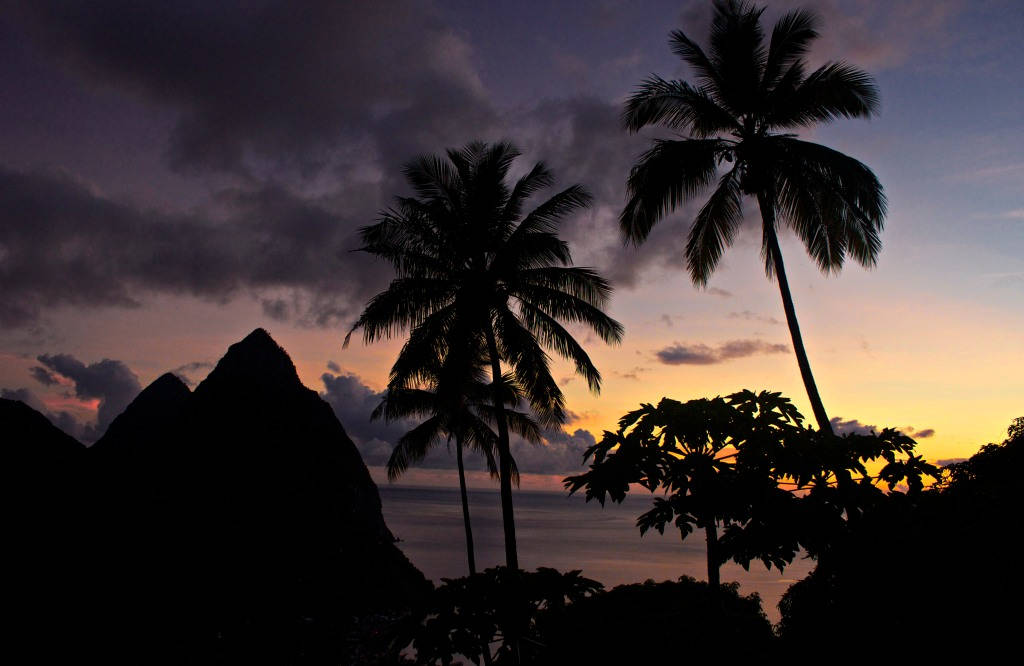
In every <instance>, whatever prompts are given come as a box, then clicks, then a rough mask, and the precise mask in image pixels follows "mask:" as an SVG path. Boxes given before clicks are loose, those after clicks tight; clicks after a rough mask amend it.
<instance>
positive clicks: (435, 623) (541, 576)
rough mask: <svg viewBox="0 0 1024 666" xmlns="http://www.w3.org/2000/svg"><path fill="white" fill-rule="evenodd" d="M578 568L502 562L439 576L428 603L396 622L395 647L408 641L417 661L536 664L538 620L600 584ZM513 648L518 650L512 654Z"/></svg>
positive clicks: (540, 649)
mask: <svg viewBox="0 0 1024 666" xmlns="http://www.w3.org/2000/svg"><path fill="white" fill-rule="evenodd" d="M602 587H603V586H602V585H601V584H600V583H598V582H596V581H593V580H590V579H587V578H583V577H582V576H580V572H579V571H570V572H568V573H560V572H558V571H556V570H554V569H548V568H545V567H541V568H539V569H537V570H536V571H535V572H528V571H520V570H513V569H509V568H507V567H495V568H492V569H486V570H484V571H483V572H481V573H478V574H475V575H473V576H467V577H465V578H455V579H444V584H443V585H441V586H440V587H438V588H437V589H436V590H434V593H433V594H432V595H431V596H430V597H429V598H428V599H427V602H426V603H425V604H424V605H423V606H422V607H421V608H420V609H419V610H418V612H417V613H415V614H414V615H413V616H412V618H410V620H409V621H408V622H407V623H406V624H405V625H404V626H401V627H400V628H399V629H398V631H397V634H396V636H395V642H394V644H395V646H396V648H397V649H401V648H403V647H405V646H407V645H409V644H410V643H411V645H412V647H413V648H414V649H415V651H416V657H415V662H416V663H417V664H437V663H440V664H451V663H452V662H453V659H454V658H455V657H456V655H460V654H461V655H463V656H465V657H467V658H469V659H471V660H473V661H474V663H480V662H483V661H484V660H485V657H484V654H483V652H484V650H488V651H489V658H491V659H493V662H494V663H495V664H508V663H530V664H532V663H538V662H539V661H540V660H541V658H542V656H543V654H544V651H545V649H546V645H547V641H548V637H547V636H546V635H545V634H544V633H543V632H542V624H541V623H539V622H538V619H539V618H542V617H543V616H544V614H545V613H549V612H554V611H561V610H563V609H564V608H565V607H566V606H567V605H570V604H576V603H579V602H580V601H581V600H583V599H585V598H587V597H590V596H592V595H594V594H596V593H597V592H599V591H600V590H601V589H602ZM516 650H518V651H519V654H518V655H517V654H515V651H516Z"/></svg>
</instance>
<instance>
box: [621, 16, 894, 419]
mask: <svg viewBox="0 0 1024 666" xmlns="http://www.w3.org/2000/svg"><path fill="white" fill-rule="evenodd" d="M763 12H764V9H763V8H758V7H755V6H753V5H751V4H748V3H747V2H744V1H741V0H716V1H715V2H714V17H713V19H712V23H711V35H710V45H709V46H710V48H709V49H708V50H707V51H705V50H704V49H703V48H701V47H700V46H699V45H698V44H697V43H696V42H694V41H693V40H692V39H691V38H690V37H689V36H687V35H686V34H685V33H683V31H681V30H675V31H673V32H672V35H671V38H670V40H669V42H670V44H671V47H672V51H673V53H675V54H676V55H678V56H679V57H680V58H681V59H682V60H683V62H685V63H686V64H687V66H688V68H689V70H690V71H691V72H692V73H693V74H694V76H695V79H696V83H695V84H692V83H688V82H686V81H675V80H674V81H666V80H664V79H662V78H661V77H658V76H654V75H652V76H651V77H650V78H648V79H647V80H645V81H644V82H643V83H642V84H641V85H640V87H639V88H638V89H637V90H636V92H635V93H634V94H633V95H632V97H630V99H629V100H628V101H627V103H626V108H625V111H624V112H623V114H622V119H623V123H624V124H625V126H626V128H627V129H629V130H630V131H632V132H637V131H639V130H640V129H642V128H644V127H647V126H649V125H662V126H664V127H666V128H667V129H669V130H672V131H673V132H674V133H679V134H682V135H683V138H680V139H660V140H656V141H654V145H653V146H652V147H651V148H650V149H649V150H648V151H647V152H646V153H644V154H643V155H642V156H641V157H640V159H639V160H638V161H637V163H636V165H635V166H634V167H633V170H632V171H631V172H630V174H629V180H628V181H627V189H628V196H629V200H628V202H627V204H626V207H625V209H624V210H623V211H622V215H621V216H620V224H621V227H622V233H623V236H624V237H625V239H626V240H627V241H629V242H633V243H635V244H639V243H642V242H643V241H644V240H646V239H647V236H648V235H649V234H650V232H651V229H652V228H653V227H654V225H655V224H657V223H658V222H659V221H660V220H661V219H662V218H663V217H665V216H666V215H667V214H669V213H670V212H672V211H673V210H675V208H676V207H677V206H680V205H682V204H684V203H686V202H689V201H692V200H694V199H695V198H697V197H698V196H699V195H700V194H701V193H702V192H703V191H704V190H706V189H708V188H709V187H711V186H714V191H713V192H712V194H711V195H710V197H709V198H708V199H707V201H706V203H705V204H704V206H703V207H702V208H701V209H700V211H699V212H698V213H697V215H696V217H695V218H694V220H693V224H692V226H691V227H690V232H689V236H688V237H687V241H686V263H687V266H688V267H689V271H690V277H691V278H692V279H693V282H694V284H697V285H705V284H707V281H708V279H709V278H710V276H711V274H712V272H714V270H715V268H716V267H717V266H718V262H719V260H720V259H721V257H722V254H723V253H724V251H725V248H727V247H729V246H730V245H731V244H732V242H733V238H734V237H735V234H736V231H737V230H738V229H739V226H740V223H741V222H742V220H743V210H742V203H743V197H744V196H745V195H746V196H753V197H755V198H756V199H757V202H758V206H759V208H760V211H761V219H762V223H763V224H762V231H763V233H762V236H763V242H762V246H761V254H762V256H763V257H764V261H765V272H766V273H767V274H768V276H769V277H772V276H774V277H776V278H777V279H778V282H779V291H780V292H781V295H782V301H783V306H784V309H785V311H786V321H787V323H788V324H789V331H790V335H791V336H792V339H793V349H794V351H795V352H796V356H797V361H798V363H799V365H800V373H801V377H802V378H803V381H804V385H805V387H806V389H807V395H808V398H809V399H810V402H811V407H812V409H813V411H814V416H815V419H816V420H817V422H818V427H819V428H820V429H821V430H823V431H826V432H829V431H831V426H830V425H829V420H828V416H827V415H826V413H825V408H824V406H823V405H822V402H821V397H820V396H819V395H818V389H817V387H816V386H815V383H814V377H813V375H812V374H811V367H810V363H809V362H808V360H807V353H806V351H805V350H804V346H803V339H802V337H801V335H800V328H799V325H798V323H797V319H796V311H795V310H794V307H793V299H792V296H791V295H790V291H789V284H788V282H787V280H786V271H785V266H784V265H783V262H782V253H781V251H780V249H779V241H778V227H779V223H780V222H781V223H785V224H786V225H787V226H788V227H789V228H790V229H792V230H793V231H794V232H795V233H796V234H797V236H799V238H800V240H801V241H803V244H804V246H805V247H806V248H807V252H808V254H809V255H810V256H811V258H812V259H814V261H815V263H817V264H818V267H819V268H820V269H821V270H822V271H825V272H828V273H833V272H838V271H839V270H840V268H842V265H843V263H844V260H845V259H846V257H847V256H851V257H853V258H854V259H855V260H857V261H858V262H859V263H861V264H863V265H865V266H873V265H874V263H875V261H876V259H877V257H878V253H879V251H880V249H881V247H882V242H881V238H880V235H879V234H880V232H881V230H882V223H883V220H884V218H885V212H886V201H885V195H884V194H883V192H882V186H881V184H879V182H878V179H877V178H876V177H875V175H874V174H873V173H872V172H871V170H870V169H869V168H868V167H866V166H864V165H863V164H861V163H860V162H858V161H857V160H855V159H853V158H851V157H847V156H846V155H843V154H842V153H839V152H837V151H834V150H832V149H830V148H826V147H824V146H821V145H818V144H815V143H809V142H807V141H801V140H799V139H797V138H796V135H794V134H791V133H789V132H791V131H793V130H796V129H800V128H803V127H811V126H813V125H815V124H817V123H820V122H828V121H830V120H834V119H836V118H839V117H847V118H856V117H870V116H871V115H873V114H874V113H875V111H876V110H877V108H878V91H877V89H876V87H875V84H874V81H873V80H872V79H871V77H870V76H869V75H868V74H866V73H865V72H863V71H861V70H859V69H857V68H856V67H853V66H852V65H849V64H847V63H844V62H829V63H826V64H824V65H822V66H821V67H819V68H818V69H816V70H815V71H813V72H810V73H807V64H806V62H805V59H804V56H805V55H806V54H807V52H808V50H809V48H810V45H811V43H812V42H813V41H814V40H815V39H816V38H817V37H818V32H817V26H818V19H817V17H816V16H815V15H814V14H812V13H811V12H808V11H806V10H795V11H791V12H788V13H786V14H784V15H783V16H782V17H781V18H780V19H779V20H778V22H776V24H775V27H774V29H773V30H772V34H771V39H770V41H769V43H768V44H765V39H764V38H765V35H764V29H763V28H762V27H761V14H762V13H763Z"/></svg>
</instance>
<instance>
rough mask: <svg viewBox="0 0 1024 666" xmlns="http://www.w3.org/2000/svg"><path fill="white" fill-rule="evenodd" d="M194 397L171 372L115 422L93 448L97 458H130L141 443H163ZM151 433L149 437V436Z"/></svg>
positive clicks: (145, 391) (152, 386) (126, 409)
mask: <svg viewBox="0 0 1024 666" xmlns="http://www.w3.org/2000/svg"><path fill="white" fill-rule="evenodd" d="M191 394H192V392H191V391H189V389H188V386H186V385H185V382H183V381H181V379H179V378H178V377H177V376H176V375H173V374H171V373H169V372H167V373H164V374H163V375H160V377H158V378H157V379H156V381H154V382H153V383H152V384H150V385H149V386H147V387H146V388H144V389H143V390H142V392H141V393H139V395H137V396H136V397H135V399H134V400H132V401H131V403H130V404H129V405H128V407H126V408H125V410H124V411H123V412H121V414H119V415H118V416H117V418H115V419H114V420H113V421H112V422H111V424H110V425H109V426H108V427H107V431H106V432H105V433H104V434H103V436H102V437H100V438H99V439H98V440H97V441H96V443H95V444H93V445H92V447H91V451H93V452H95V453H96V454H100V453H101V452H102V454H106V455H130V454H132V453H134V452H135V451H134V449H136V448H138V447H137V446H136V445H137V444H139V440H141V439H162V438H164V437H165V436H166V434H167V433H168V432H170V431H171V430H173V428H174V427H175V426H176V424H177V422H178V420H179V419H180V418H181V413H182V410H183V409H184V407H185V404H186V402H187V401H188V398H189V396H190V395H191ZM147 432H148V435H147V434H146V433H147Z"/></svg>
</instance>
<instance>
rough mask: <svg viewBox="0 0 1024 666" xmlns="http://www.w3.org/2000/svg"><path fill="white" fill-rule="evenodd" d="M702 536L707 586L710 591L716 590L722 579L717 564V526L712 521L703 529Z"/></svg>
mask: <svg viewBox="0 0 1024 666" xmlns="http://www.w3.org/2000/svg"><path fill="white" fill-rule="evenodd" d="M704 536H705V537H707V551H708V585H710V586H711V589H713V590H718V588H719V587H721V585H722V579H721V573H720V571H719V567H720V564H719V562H718V526H717V525H716V524H715V522H714V521H711V522H710V523H708V524H707V525H706V526H705V527H704Z"/></svg>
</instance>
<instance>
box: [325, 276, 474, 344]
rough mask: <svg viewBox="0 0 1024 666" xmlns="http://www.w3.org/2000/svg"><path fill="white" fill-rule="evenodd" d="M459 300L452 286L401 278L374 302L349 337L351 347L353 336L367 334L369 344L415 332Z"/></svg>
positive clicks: (366, 340)
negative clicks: (421, 325)
mask: <svg viewBox="0 0 1024 666" xmlns="http://www.w3.org/2000/svg"><path fill="white" fill-rule="evenodd" d="M454 297H455V290H454V288H453V285H452V284H451V282H449V281H447V280H438V279H430V278H397V279H395V280H392V281H391V284H390V285H389V286H388V288H387V289H386V290H384V291H382V292H381V293H379V294H377V295H376V296H374V297H373V298H371V299H370V302H369V303H367V305H366V309H364V310H363V313H362V315H360V317H359V319H357V320H356V323H355V324H353V325H352V328H351V329H350V330H349V332H348V334H347V335H346V336H345V341H344V343H343V346H346V347H347V346H348V344H349V340H350V338H351V337H352V334H353V333H354V332H355V331H356V330H358V329H362V331H363V340H364V341H365V342H367V343H370V342H373V341H375V340H379V339H381V338H390V337H391V336H392V335H394V334H396V333H398V332H400V331H403V330H405V329H407V328H414V327H416V326H418V325H419V324H420V323H421V322H423V321H424V320H425V319H426V318H427V317H428V316H429V315H430V314H432V313H435V312H437V311H438V310H442V309H444V308H445V307H447V306H449V305H450V304H451V303H452V301H453V299H454Z"/></svg>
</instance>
